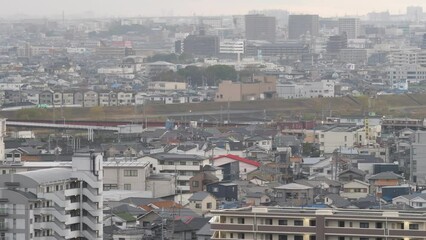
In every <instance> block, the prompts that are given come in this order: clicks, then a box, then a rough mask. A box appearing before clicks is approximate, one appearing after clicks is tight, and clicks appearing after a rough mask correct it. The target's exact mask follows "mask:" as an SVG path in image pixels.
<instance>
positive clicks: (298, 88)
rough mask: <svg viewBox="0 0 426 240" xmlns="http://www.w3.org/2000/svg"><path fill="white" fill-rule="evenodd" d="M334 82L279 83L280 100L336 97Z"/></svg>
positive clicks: (278, 93)
mask: <svg viewBox="0 0 426 240" xmlns="http://www.w3.org/2000/svg"><path fill="white" fill-rule="evenodd" d="M334 86H335V82H334V81H333V80H321V81H319V82H305V83H277V87H276V89H277V90H276V91H277V95H278V97H279V98H284V99H293V98H317V97H334Z"/></svg>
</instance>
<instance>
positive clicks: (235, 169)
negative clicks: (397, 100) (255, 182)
mask: <svg viewBox="0 0 426 240" xmlns="http://www.w3.org/2000/svg"><path fill="white" fill-rule="evenodd" d="M233 163H236V164H233ZM213 166H217V167H222V168H223V175H224V179H229V180H235V178H236V177H238V178H239V179H242V180H245V179H247V174H248V173H250V172H252V171H255V170H256V169H258V168H259V167H260V163H259V162H256V161H253V160H250V159H247V158H242V157H239V156H236V155H232V154H227V155H222V156H218V157H215V158H213Z"/></svg>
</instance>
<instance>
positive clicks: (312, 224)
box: [309, 220, 317, 227]
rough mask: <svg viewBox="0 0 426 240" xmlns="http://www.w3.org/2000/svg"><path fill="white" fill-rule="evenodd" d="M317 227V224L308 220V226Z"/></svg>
mask: <svg viewBox="0 0 426 240" xmlns="http://www.w3.org/2000/svg"><path fill="white" fill-rule="evenodd" d="M316 225H317V222H316V221H315V220H309V226H311V227H315V226H316Z"/></svg>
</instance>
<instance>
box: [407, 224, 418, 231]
mask: <svg viewBox="0 0 426 240" xmlns="http://www.w3.org/2000/svg"><path fill="white" fill-rule="evenodd" d="M408 228H409V229H410V230H419V224H415V223H411V224H410V225H408Z"/></svg>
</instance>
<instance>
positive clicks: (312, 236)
mask: <svg viewBox="0 0 426 240" xmlns="http://www.w3.org/2000/svg"><path fill="white" fill-rule="evenodd" d="M316 239H317V238H316V237H315V235H310V236H309V240H316Z"/></svg>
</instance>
